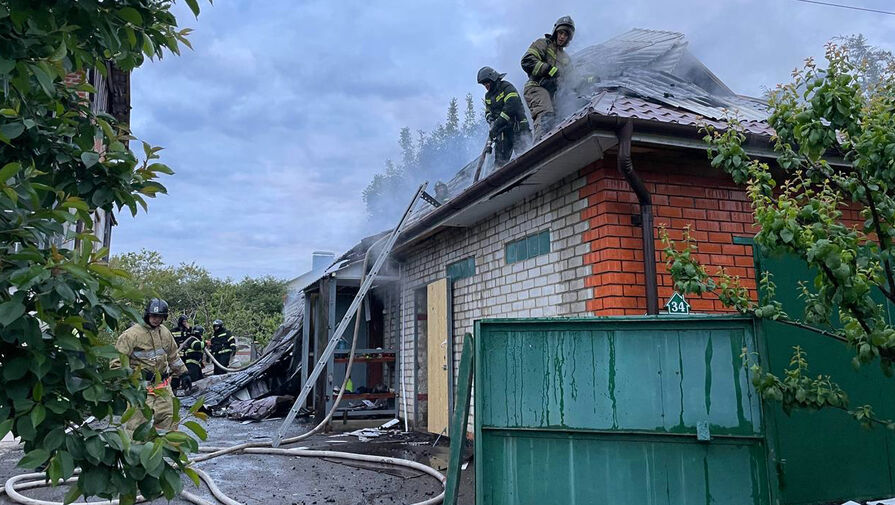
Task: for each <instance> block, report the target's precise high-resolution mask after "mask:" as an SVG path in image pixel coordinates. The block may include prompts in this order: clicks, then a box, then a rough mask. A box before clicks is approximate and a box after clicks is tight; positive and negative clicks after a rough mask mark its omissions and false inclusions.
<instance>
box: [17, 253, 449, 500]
mask: <svg viewBox="0 0 895 505" xmlns="http://www.w3.org/2000/svg"><path fill="white" fill-rule="evenodd" d="M382 240H383V239H379V240H378V241H376V242H375V243H374V244H373V245H372V246H371V247H370V248H369V249H367V253H366V254H365V255H364V263H363V268H362V270H361V271H362V272H363V274H362V278H361V283H363V281H364V277H366V275H367V273H366V272H367V265H368V263H369V259H370V252H371V251H372V250H373V249H374V248H375V247H376V246H377V245H378V244H379V243H380V242H381V241H382ZM359 333H360V314H359V313H358V314H356V315H355V319H354V336H353V338H352V339H351V350H350V351H349V355H348V356H349V357H348V364H347V366H346V367H345V377H344V378H343V379H342V386H341V387H340V388H339V394H338V395H337V396H336V399H335V401H334V402H333V406H332V408H331V409H330V411H329V412H328V413H327V415H326V417H325V418H324V419H323V421H321V422H320V423H319V424H318V425H317V426H315V427H314V428H312V429H311V430H309V431H307V432H305V433H302V434H301V435H297V436H294V437H291V438H286V439H284V440H283V441H282V442H281V445H289V444H294V443H296V442H299V441H301V440H305V439H306V438H308V437H310V436H311V435H313V434H315V433H317V432H318V431H320V430H321V429H323V428H324V427H325V426H326V425H327V424H329V422H330V421H332V418H333V415H334V414H335V412H336V409H337V408H338V407H339V403H340V402H341V401H342V396H343V395H344V394H345V390H346V388H347V386H348V379H349V377H350V376H351V367H352V365H353V364H354V352H355V350H356V349H357V340H358V338H357V337H358V334H359ZM205 352H206V354H208V356H209V358H211V360H212V361H213V362H214V363H216V364H217V365H218V366H220V363H218V361H217V360H216V359H214V356H212V355H211V353H209V352H208V350H207V349H206V350H205ZM247 366H249V365H247ZM222 368H224V369H225V370H228V371H231V370H230V369H227V368H226V367H222ZM233 371H238V370H233ZM270 445H271V443H270V442H269V441H268V442H246V443H243V444H237V445H234V446H230V447H207V446H206V447H200V448H199V452H202V453H205V454H203V455H201V456H198V457H196V458H193V460H192V463H193V464H195V463H201V462H202V461H207V460H209V459H212V458H217V457H220V456H224V455H227V454H234V453H237V452H245V453H247V454H270V455H281V456H297V457H316V458H334V459H346V460H352V461H362V462H367V463H379V464H385V465H392V466H403V467H405V468H411V469H414V470H418V471H420V472H423V473H425V474H428V475H430V476H432V477H434V478H436V479H438V481H439V482H440V483H441V486H442V491H441V494H439V495H437V496H435V497H433V498H429V499H428V500H424V501H421V502H418V503H415V504H413V505H436V504H438V503H441V502H442V501H443V500H444V486H445V483H446V481H447V479H446V478H445V476H444V475H443V474H442V473H441V472H439V471H438V470H435V469H434V468H432V467H430V466H427V465H423V464H422V463H417V462H415V461H410V460H407V459H402V458H389V457H385V456H373V455H368V454H357V453H351V452H340V451H320V450H311V449H286V448H273V447H271V446H270ZM192 468H193V470H195V471H196V474H197V475H199V478H201V479H202V481H203V482H205V484H206V485H207V486H208V489H209V491H211V494H212V495H213V496H214V497H215V499H217V500H218V501H219V502H220V503H223V504H225V505H242V504H241V503H240V502H238V501H236V500H234V499H232V498H230V497H229V496H227V495H226V494H224V492H223V491H221V490H220V488H218V486H217V484H216V483H215V482H214V479H212V478H211V476H210V475H208V474H207V473H206V472H205V471H203V470H201V469H199V468H197V467H195V466H193V467H192ZM35 478H42V479H46V478H47V477H46V474H44V473H31V474H23V475H18V476H16V477H13V478H11V479H9V480H7V481H6V484H5V486H4V490H5V491H6V494H7V495H9V497H10V499H12V500H13V501H16V502H18V503H21V504H23V505H62V503H60V502H49V501H42V500H35V499H33V498H28V497H26V496H23V495H21V494H20V493H18V492H17V491H16V489H31V488H35V487H42V486H46V485H48V483H47V482H46V481H45V480H41V481H34V482H25V483H22V484H20V485H19V486H16V483H17V482H19V481H21V480H25V479H35ZM72 480H74V478H73V479H69V481H72ZM69 481H67V482H69ZM181 496H183V497H184V498H185V499H187V500H189V501H191V502H192V503H196V504H197V505H214V504H212V503H211V502H208V501H206V500H204V499H203V498H201V497H199V496H196V495H194V494H192V493H190V492H188V491H185V490H184V491H182V492H181ZM138 501H145V500H143V498H142V496H141V497H138ZM89 503H90V505H118V500H112V501H103V502H89Z"/></svg>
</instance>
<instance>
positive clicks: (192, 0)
mask: <svg viewBox="0 0 895 505" xmlns="http://www.w3.org/2000/svg"><path fill="white" fill-rule="evenodd" d="M186 4H187V5H189V6H190V10H191V11H193V15H194V16H196V17H197V18H198V17H199V2H197V1H196V0H186Z"/></svg>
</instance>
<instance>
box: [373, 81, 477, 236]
mask: <svg viewBox="0 0 895 505" xmlns="http://www.w3.org/2000/svg"><path fill="white" fill-rule="evenodd" d="M486 133H487V129H486V124H485V121H484V115H482V114H476V111H475V103H474V102H473V99H472V95H466V111H465V113H464V117H463V123H462V124H461V123H460V108H459V103H458V101H457V99H456V98H452V99H451V101H450V102H449V103H448V109H447V114H446V118H445V122H444V123H442V124H439V125H438V126H436V127H435V129H434V130H433V131H432V133H426V132H423V131H418V132H417V142H416V144H415V145H414V142H413V139H412V137H411V134H410V128H402V129H401V132H400V134H399V136H398V145H399V147H400V148H401V163H400V165H395V163H394V162H393V161H392V160H386V163H385V170H384V171H383V172H379V173H376V174H374V175H373V178H372V180H371V181H370V183H369V184H368V185H367V187H366V188H365V189H364V192H363V199H364V203H365V204H366V207H367V215H368V218H369V220H370V222H371V223H372V224H373V226H375V227H379V228H386V227H388V226H393V225H394V224H395V223H394V221H395V220H396V219H397V218H398V215H399V214H400V212H401V211H402V210H403V209H404V207H405V206H406V204H407V201H406V200H407V198H408V195H410V194H411V193H412V192H413V190H415V189H416V186H417V185H418V184H419V183H420V182H422V181H424V180H428V181H429V182H434V181H436V180H449V179H450V178H452V177H453V176H454V175H455V174H456V173H457V172H458V171H459V170H460V169H461V168H463V166H464V165H465V164H466V163H467V162H469V161H470V160H471V159H473V158H474V157H477V156H478V155H479V154H480V153H481V150H482V146H483V145H484V142H485V136H486Z"/></svg>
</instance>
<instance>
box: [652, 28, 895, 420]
mask: <svg viewBox="0 0 895 505" xmlns="http://www.w3.org/2000/svg"><path fill="white" fill-rule="evenodd" d="M852 52H853V51H849V50H847V49H843V48H841V47H837V46H835V45H833V44H830V45H828V46H827V51H826V67H825V68H821V67H819V66H818V65H816V64H815V63H814V62H813V61H811V60H808V61H807V62H806V64H805V66H804V68H803V69H801V70H797V71H795V72H794V73H793V81H792V82H791V83H790V84H787V85H785V86H779V87H778V89H777V91H776V92H775V93H774V94H773V96H772V97H771V99H770V101H769V105H770V108H771V116H770V119H769V122H770V125H771V126H772V127H773V128H774V130H775V131H776V137H775V138H774V149H775V151H776V153H777V156H778V158H777V163H776V165H777V166H775V167H773V168H772V167H771V166H769V165H768V164H767V163H764V162H761V161H758V160H752V159H750V158H749V156H748V155H747V154H746V151H745V149H744V147H743V144H744V142H745V141H746V135H745V134H744V133H743V132H742V131H741V130H740V129H739V127H738V124H737V123H736V122H732V127H731V128H730V129H728V130H726V131H717V130H715V129H713V128H709V129H708V135H707V136H706V137H705V140H706V142H707V143H708V144H709V149H708V151H709V157H710V159H711V164H712V166H713V167H720V168H722V169H723V170H724V171H725V172H727V173H728V174H730V175H731V176H732V177H733V180H734V181H735V182H736V183H737V184H743V185H745V186H746V187H747V193H748V196H749V199H750V200H751V202H752V208H753V211H754V215H755V224H756V225H757V226H758V227H759V228H760V231H759V232H758V234H757V235H756V236H755V244H756V246H759V247H761V248H762V249H763V250H764V251H766V252H768V253H771V254H775V253H776V254H786V255H790V256H793V257H797V258H799V259H801V260H802V261H804V262H805V264H806V265H807V266H808V267H809V268H810V269H811V271H812V272H815V273H816V275H815V277H814V279H813V280H812V281H811V282H804V283H802V284H801V285H800V292H801V295H800V296H801V300H802V304H803V306H804V311H803V312H802V313H800V314H793V313H788V312H786V311H785V310H784V309H783V306H782V304H781V303H779V301H777V300H776V299H775V289H774V285H773V282H772V279H770V278H767V277H765V278H764V279H761V283H762V292H763V297H762V299H761V300H760V301H759V302H757V303H756V302H754V301H752V300H751V299H750V298H749V296H748V292H747V291H746V290H745V289H743V287H742V286H740V284H739V280H738V279H736V278H735V277H731V276H729V275H727V274H726V273H725V272H724V271H723V270H721V271H719V273H718V275H717V280H715V279H714V278H712V277H711V276H709V275H708V273H707V272H706V271H705V268H704V267H703V266H702V265H700V264H699V263H698V262H697V261H696V260H695V259H694V255H693V253H695V252H696V246H695V244H693V242H692V241H691V240H690V238H689V236H688V235H687V234H685V236H684V244H683V246H681V245H680V244H675V243H673V242H672V241H671V240H669V239H668V236H667V234H663V240H664V241H665V244H666V245H665V257H666V259H667V265H668V269H669V271H670V273H671V274H672V277H673V278H674V280H675V289H678V290H679V291H681V292H686V293H697V294H702V293H706V292H712V293H715V294H717V295H718V296H719V297H720V299H721V300H722V301H723V302H724V303H725V305H726V306H728V307H732V308H735V309H737V310H738V311H739V312H741V313H748V314H753V315H755V316H756V317H759V318H770V319H773V320H776V321H780V322H782V323H786V324H791V325H794V326H799V327H802V328H807V329H812V330H814V331H816V332H818V333H820V334H823V335H826V336H827V337H830V338H834V339H837V340H840V341H843V342H845V343H847V345H848V346H849V347H850V348H852V349H853V350H854V358H853V364H854V365H855V366H856V367H857V366H861V365H863V364H867V363H870V362H873V361H877V360H878V362H879V364H880V366H881V367H882V369H883V371H884V372H885V373H886V375H891V374H892V371H893V366H892V365H893V360H895V328H893V327H892V325H891V324H890V323H889V321H888V316H887V307H886V306H887V305H888V304H890V303H895V246H893V240H895V113H893V112H895V80H893V77H895V69H893V66H892V65H889V66H887V67H884V68H881V67H880V66H879V65H878V64H875V65H873V67H872V68H870V67H868V62H867V60H863V61H861V62H853V61H852V60H851V59H850V58H849V53H852ZM875 61H876V60H875ZM871 74H872V75H871ZM831 160H836V161H834V162H831ZM848 208H851V209H856V210H859V211H860V215H861V218H862V219H863V223H862V224H861V225H857V226H850V225H849V224H847V223H845V222H843V210H844V209H848ZM751 368H752V372H753V374H752V375H753V380H754V382H755V385H756V386H757V387H758V389H759V391H760V392H761V393H762V395H763V396H764V397H765V398H770V399H774V400H780V401H782V402H783V407H784V409H786V410H787V411H789V410H790V409H792V408H808V409H818V408H824V407H833V408H840V409H844V410H848V411H849V412H850V413H851V414H852V415H853V416H854V417H855V418H856V419H857V420H859V421H860V422H862V423H864V424H868V425H869V424H873V423H877V422H878V423H884V424H886V425H888V426H889V427H895V425H893V424H892V423H891V422H889V421H885V420H881V419H877V418H876V417H875V415H874V412H873V409H872V407H871V406H869V405H864V406H860V407H857V408H850V407H849V405H848V397H847V395H846V394H845V393H844V392H843V391H842V390H841V388H839V386H837V385H836V384H835V382H833V380H832V379H831V378H830V377H825V376H820V377H811V376H810V374H809V372H808V362H807V358H806V356H805V353H804V351H802V350H801V349H796V352H795V355H794V356H793V360H792V362H791V364H790V368H789V369H788V370H787V371H786V373H785V375H784V376H783V377H777V376H775V375H773V374H771V373H769V372H767V371H765V370H763V369H762V368H761V367H760V366H758V365H757V364H756V363H752V365H751Z"/></svg>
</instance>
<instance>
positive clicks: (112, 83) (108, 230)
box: [59, 62, 131, 249]
mask: <svg viewBox="0 0 895 505" xmlns="http://www.w3.org/2000/svg"><path fill="white" fill-rule="evenodd" d="M82 82H87V83H88V84H90V85H91V86H93V88H94V89H95V90H96V93H87V92H78V94H79V95H81V96H82V97H83V98H84V99H85V100H87V101H89V103H90V109H91V110H92V111H93V113H95V114H100V113H102V114H109V115H111V116H112V117H114V118H115V119H116V120H117V121H118V122H120V123H122V124H125V125H128V124H130V114H131V112H130V111H131V101H130V100H131V99H130V72H127V71H124V70H121V69H119V68H117V67H116V66H115V65H113V64H112V63H111V62H107V63H106V68H105V69H103V70H102V71H100V70H99V69H96V68H93V69H90V70H88V71H87V72H86V73H84V72H74V73H70V74H68V75H66V76H65V83H66V85H68V86H76V85H78V84H81V83H82ZM94 149H95V150H96V151H97V152H101V150H102V145H101V144H100V143H99V142H98V141H97V144H96V145H95V147H94ZM115 224H116V221H115V215H114V213H113V212H112V211H106V210H103V209H97V210H95V211H94V213H93V227H94V232H95V235H96V237H97V238H98V239H99V242H98V245H95V246H94V247H97V248H100V247H103V248H106V249H109V248H110V246H111V244H112V227H113V226H114V225H115ZM73 226H75V227H76V229H77V231H80V230H81V229H82V228H83V226H84V223H83V222H80V221H79V222H78V223H77V224H75V225H73ZM59 245H61V244H59ZM80 246H81V240H80V239H72V240H70V241H69V242H68V243H67V244H66V247H72V248H75V249H77V248H79V247H80Z"/></svg>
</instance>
